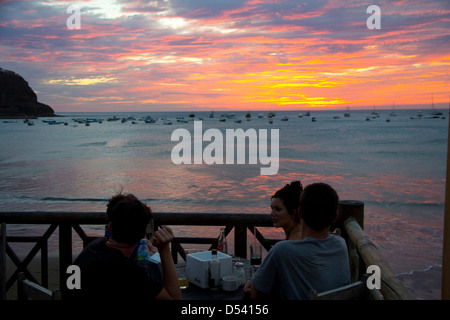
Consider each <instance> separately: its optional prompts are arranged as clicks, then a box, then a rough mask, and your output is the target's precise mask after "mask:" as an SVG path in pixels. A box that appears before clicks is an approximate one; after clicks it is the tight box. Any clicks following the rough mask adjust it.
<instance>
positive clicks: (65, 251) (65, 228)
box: [59, 223, 72, 289]
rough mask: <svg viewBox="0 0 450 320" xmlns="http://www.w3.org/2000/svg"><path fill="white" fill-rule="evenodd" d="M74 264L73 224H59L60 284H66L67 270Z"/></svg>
mask: <svg viewBox="0 0 450 320" xmlns="http://www.w3.org/2000/svg"><path fill="white" fill-rule="evenodd" d="M71 264H72V226H71V225H70V224H69V223H61V224H60V225H59V285H60V288H61V289H62V288H63V287H65V285H66V278H67V274H66V270H67V267H68V266H70V265H71Z"/></svg>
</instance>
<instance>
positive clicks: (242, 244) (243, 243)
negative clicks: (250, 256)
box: [234, 224, 247, 259]
mask: <svg viewBox="0 0 450 320" xmlns="http://www.w3.org/2000/svg"><path fill="white" fill-rule="evenodd" d="M234 255H235V256H236V257H241V258H244V259H246V258H247V227H246V226H245V225H243V224H237V225H235V226H234Z"/></svg>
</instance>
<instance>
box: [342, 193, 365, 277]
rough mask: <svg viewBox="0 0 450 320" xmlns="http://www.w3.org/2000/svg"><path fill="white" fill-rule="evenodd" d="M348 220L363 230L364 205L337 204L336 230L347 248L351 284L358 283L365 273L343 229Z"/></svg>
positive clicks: (350, 202)
mask: <svg viewBox="0 0 450 320" xmlns="http://www.w3.org/2000/svg"><path fill="white" fill-rule="evenodd" d="M348 219H353V220H355V221H357V222H358V224H359V226H360V227H361V228H364V203H363V202H361V201H354V200H343V201H340V202H339V207H338V218H337V220H336V222H335V226H336V228H339V229H340V230H341V236H342V237H343V238H344V239H345V241H346V242H347V246H348V254H349V259H350V261H349V263H350V270H351V278H352V282H355V281H358V280H359V279H360V278H361V276H362V275H363V274H364V273H365V272H366V270H365V266H364V261H363V260H362V259H361V256H360V255H359V254H358V249H357V248H356V246H355V244H354V243H353V242H352V241H350V239H349V236H348V234H347V231H346V229H345V222H346V221H348Z"/></svg>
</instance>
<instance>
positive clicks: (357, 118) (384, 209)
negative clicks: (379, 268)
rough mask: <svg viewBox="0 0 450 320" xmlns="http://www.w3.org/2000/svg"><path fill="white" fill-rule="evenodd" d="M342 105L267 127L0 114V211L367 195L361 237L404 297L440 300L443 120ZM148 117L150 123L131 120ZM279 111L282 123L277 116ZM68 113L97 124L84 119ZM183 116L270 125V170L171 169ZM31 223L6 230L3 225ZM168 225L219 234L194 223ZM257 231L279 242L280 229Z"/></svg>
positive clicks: (186, 208) (196, 208)
mask: <svg viewBox="0 0 450 320" xmlns="http://www.w3.org/2000/svg"><path fill="white" fill-rule="evenodd" d="M350 112H351V116H350V117H344V111H313V112H311V116H309V117H307V116H303V117H302V118H300V117H298V112H293V111H277V112H276V116H275V117H274V118H273V123H272V124H270V123H269V122H268V119H267V118H266V117H265V116H266V114H267V112H265V113H264V115H265V116H264V118H258V117H257V114H258V112H251V116H252V117H251V120H250V121H246V119H245V114H246V112H233V114H234V115H235V119H241V120H242V122H241V123H236V122H235V121H234V120H235V119H227V120H226V121H225V122H220V121H219V117H220V115H221V114H222V113H223V114H231V112H218V111H216V112H215V117H214V118H212V119H211V118H209V112H195V118H194V119H190V118H189V112H178V113H169V112H167V113H157V112H149V113H116V114H112V113H111V114H94V113H89V114H75V113H73V114H69V113H65V114H62V115H63V117H60V118H55V120H56V121H62V122H67V125H64V124H60V125H49V124H48V123H45V122H43V121H42V120H46V119H45V118H41V119H37V120H34V123H35V125H34V126H28V125H26V124H24V123H23V121H22V120H18V121H17V122H13V123H10V122H7V123H5V122H4V121H0V137H1V139H0V150H1V151H0V203H1V209H0V211H36V210H46V211H104V210H105V204H106V200H107V199H108V198H109V197H111V196H112V195H113V194H114V193H116V192H117V191H119V190H123V191H125V192H131V193H134V194H135V195H136V196H138V197H139V198H140V199H142V200H144V201H145V202H146V203H148V204H149V205H150V206H151V207H152V209H153V210H154V211H159V212H242V213H257V214H269V205H270V196H271V195H272V194H273V193H274V192H275V191H276V190H277V189H279V188H281V187H282V186H284V185H285V184H286V183H289V182H290V181H293V180H300V181H302V183H303V184H304V185H307V184H309V183H313V182H318V181H323V182H327V183H329V184H331V185H332V186H334V187H335V189H336V190H337V191H338V193H339V196H340V198H341V199H346V200H360V201H363V202H364V204H365V230H366V232H367V233H368V235H369V236H370V238H371V239H372V241H373V242H374V243H375V244H376V245H377V247H378V248H379V249H380V251H381V252H382V254H383V256H384V257H385V258H386V260H387V261H388V262H389V264H390V265H391V267H392V269H393V270H394V271H395V272H396V273H397V274H398V275H399V277H400V279H401V280H402V281H403V282H404V284H405V286H407V287H408V288H409V289H410V290H411V292H412V294H413V296H414V297H416V298H418V299H440V277H441V263H442V240H443V227H442V225H443V216H444V196H445V170H446V156H447V134H448V118H447V119H427V118H426V117H425V116H426V115H427V114H426V111H424V113H423V114H424V117H423V118H421V119H417V110H396V116H389V113H390V112H391V110H384V111H383V110H379V111H377V112H378V114H379V117H378V118H371V119H370V121H366V117H367V116H370V111H350ZM148 115H151V116H152V117H153V118H158V121H157V122H156V123H151V124H147V123H145V122H143V121H139V119H141V118H144V117H146V116H148ZM444 115H445V116H448V114H447V112H445V113H444ZM112 116H117V117H119V118H122V117H127V118H128V117H130V116H132V117H134V118H135V119H136V124H133V123H132V121H128V122H126V123H121V121H116V122H108V121H106V120H107V119H108V118H109V117H112ZM284 116H287V117H288V118H289V120H288V121H281V118H282V117H284ZM334 116H339V119H335V118H334ZM177 117H184V118H185V119H187V120H189V121H188V122H187V123H182V122H177ZM312 117H315V118H316V120H317V121H315V122H313V121H311V118H312ZM411 117H414V118H416V119H411ZM74 118H101V119H104V121H103V122H102V123H91V124H90V126H85V125H84V124H78V123H76V122H74V121H73V120H72V119H74ZM199 118H202V120H199ZM388 118H389V119H390V121H389V122H387V121H386V119H388ZM162 119H170V120H172V125H165V124H164V123H163V120H162ZM192 120H195V121H201V123H202V128H203V132H204V131H205V130H207V129H218V130H220V131H221V132H222V133H223V135H224V136H225V133H226V130H227V129H237V128H242V129H243V130H247V129H250V128H252V129H255V130H256V132H258V133H259V132H260V131H258V130H260V129H267V132H268V136H269V137H270V136H271V133H272V132H273V131H271V130H273V129H278V130H279V170H278V173H277V174H276V175H268V176H264V175H261V173H260V169H261V167H267V166H268V165H264V164H262V163H261V161H260V159H258V161H257V163H256V164H249V163H248V162H249V161H248V157H247V158H246V163H245V164H213V165H208V164H205V163H202V164H190V165H188V164H180V165H176V164H174V163H173V162H172V158H171V153H172V149H173V148H174V147H175V146H176V145H177V144H178V141H171V135H172V133H173V132H174V130H176V129H179V128H182V129H186V130H187V131H189V132H190V134H191V135H192V136H193V135H194V121H192ZM208 144H209V142H204V143H203V148H205V147H206V146H207V145H208ZM246 147H247V148H246V149H248V148H249V146H246ZM268 149H269V150H270V141H269V145H268ZM224 162H225V152H224ZM33 228H35V226H30V227H25V228H23V227H18V226H16V227H15V226H9V230H8V232H9V233H10V234H14V233H15V234H19V233H24V232H27V233H32V232H35V230H34V229H33ZM97 231H98V232H102V230H101V228H100V229H99V230H97ZM176 232H177V235H180V236H181V235H183V234H192V233H196V232H201V233H202V234H204V233H205V232H206V233H211V234H213V235H214V234H216V233H217V234H218V231H217V230H215V229H208V230H204V229H202V230H200V231H199V230H196V229H195V228H180V229H177V230H176ZM264 232H266V233H267V234H268V235H269V236H271V237H279V238H282V237H283V234H282V232H281V230H278V229H276V230H271V229H269V230H265V231H264Z"/></svg>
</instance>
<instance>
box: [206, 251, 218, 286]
mask: <svg viewBox="0 0 450 320" xmlns="http://www.w3.org/2000/svg"><path fill="white" fill-rule="evenodd" d="M208 284H209V289H210V290H212V291H216V290H219V285H220V261H219V259H218V258H217V250H216V249H212V250H211V259H210V260H209V269H208Z"/></svg>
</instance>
